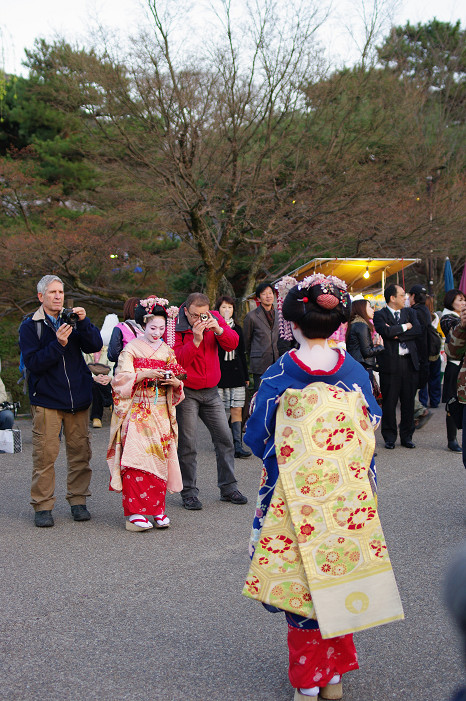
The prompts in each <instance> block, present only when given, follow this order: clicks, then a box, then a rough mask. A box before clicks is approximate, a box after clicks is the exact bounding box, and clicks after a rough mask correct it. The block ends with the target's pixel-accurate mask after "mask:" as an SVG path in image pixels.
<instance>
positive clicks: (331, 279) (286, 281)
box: [275, 273, 351, 341]
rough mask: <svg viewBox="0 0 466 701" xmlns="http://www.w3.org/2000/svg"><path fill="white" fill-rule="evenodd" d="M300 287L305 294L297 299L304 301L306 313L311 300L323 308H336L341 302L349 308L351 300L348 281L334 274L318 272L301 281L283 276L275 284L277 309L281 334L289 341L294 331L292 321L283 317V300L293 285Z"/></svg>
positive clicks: (344, 306)
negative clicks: (327, 274)
mask: <svg viewBox="0 0 466 701" xmlns="http://www.w3.org/2000/svg"><path fill="white" fill-rule="evenodd" d="M296 286H297V287H298V290H302V291H303V296H302V298H301V299H299V298H298V299H297V301H298V302H302V303H303V313H304V314H305V313H306V311H307V310H306V305H307V304H308V303H309V302H314V303H315V304H318V305H319V307H322V309H328V310H331V309H335V308H336V307H337V306H338V305H339V304H341V305H342V306H343V308H345V309H346V308H347V307H348V305H349V304H350V302H351V298H350V296H349V294H348V292H347V291H346V290H347V286H346V282H344V281H343V280H340V278H338V277H335V276H334V275H329V276H326V275H322V273H316V274H314V275H308V276H307V277H305V278H304V279H303V280H301V282H298V281H297V280H296V279H295V278H293V277H291V276H289V275H287V276H285V277H283V278H282V279H281V280H279V281H278V283H277V284H276V285H275V288H276V290H277V299H278V302H277V309H278V314H279V330H280V336H281V337H282V338H284V339H285V340H287V341H292V340H293V332H292V328H291V323H290V322H289V321H287V320H286V319H284V318H283V302H284V300H285V297H286V296H287V294H288V292H289V291H290V290H291V289H292V288H293V287H296Z"/></svg>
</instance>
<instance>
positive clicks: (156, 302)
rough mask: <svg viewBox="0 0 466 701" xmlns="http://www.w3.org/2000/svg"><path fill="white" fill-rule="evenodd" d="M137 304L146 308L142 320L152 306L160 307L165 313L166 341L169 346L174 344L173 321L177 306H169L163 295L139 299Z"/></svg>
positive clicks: (172, 346) (150, 311) (150, 310)
mask: <svg viewBox="0 0 466 701" xmlns="http://www.w3.org/2000/svg"><path fill="white" fill-rule="evenodd" d="M139 304H140V305H141V307H142V308H143V309H145V310H146V312H147V314H146V315H144V321H145V320H146V319H147V318H148V317H149V316H151V314H152V311H153V309H154V307H162V308H163V309H164V310H165V312H166V314H167V329H166V331H165V336H166V339H167V340H166V343H167V345H169V346H170V348H174V346H175V323H176V317H177V316H178V312H179V308H178V307H175V306H171V307H169V306H168V304H169V302H168V299H165V298H164V297H156V296H155V295H153V296H151V297H148V298H147V299H141V300H139Z"/></svg>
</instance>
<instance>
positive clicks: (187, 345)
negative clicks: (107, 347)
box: [175, 292, 248, 511]
mask: <svg viewBox="0 0 466 701" xmlns="http://www.w3.org/2000/svg"><path fill="white" fill-rule="evenodd" d="M238 340H239V339H238V334H237V333H236V331H233V329H231V328H230V327H229V326H228V324H227V323H226V322H225V320H224V319H223V317H222V316H221V315H220V314H219V313H218V312H212V311H209V298H208V297H207V296H206V295H204V294H201V293H200V292H194V293H193V294H190V295H189V297H188V299H187V300H186V302H185V303H184V304H182V305H181V307H180V311H179V314H178V319H177V323H176V340H175V353H176V358H177V360H178V362H179V363H180V365H182V366H183V367H184V368H185V370H186V372H187V378H186V380H185V381H184V393H185V398H184V400H183V401H182V402H181V403H180V404H178V406H177V407H176V418H177V422H178V427H179V440H178V459H179V462H180V468H181V474H182V477H183V490H182V492H181V497H182V499H183V506H184V508H185V509H189V510H192V511H196V510H199V509H202V503H201V502H200V501H199V499H198V496H197V495H198V494H199V490H198V488H197V487H196V472H197V450H196V437H197V422H198V418H201V419H202V421H203V422H204V424H205V425H206V426H207V428H208V429H209V432H210V435H211V437H212V441H213V444H214V447H215V454H216V457H217V475H218V487H219V489H220V499H221V501H229V502H231V503H232V504H246V503H247V501H248V500H247V499H246V497H245V496H243V495H242V494H241V492H240V491H239V490H238V487H237V484H236V478H235V474H234V461H235V448H234V445H233V439H232V436H231V431H230V430H229V428H228V421H227V418H226V414H225V409H224V406H223V402H222V400H221V399H220V395H219V393H218V389H217V384H218V382H219V380H220V361H219V359H218V346H220V347H221V348H223V350H225V351H232V350H234V349H235V348H236V347H237V345H238Z"/></svg>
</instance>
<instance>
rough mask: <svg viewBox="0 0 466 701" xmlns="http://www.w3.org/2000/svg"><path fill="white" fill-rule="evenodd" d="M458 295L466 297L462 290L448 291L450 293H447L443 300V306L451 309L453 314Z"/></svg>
mask: <svg viewBox="0 0 466 701" xmlns="http://www.w3.org/2000/svg"><path fill="white" fill-rule="evenodd" d="M458 295H461V296H462V297H466V295H465V294H464V292H461V290H457V289H454V290H448V292H445V297H444V299H443V306H444V307H446V308H447V309H449V310H450V311H451V312H452V311H454V310H453V302H454V301H455V299H456V298H457V297H458Z"/></svg>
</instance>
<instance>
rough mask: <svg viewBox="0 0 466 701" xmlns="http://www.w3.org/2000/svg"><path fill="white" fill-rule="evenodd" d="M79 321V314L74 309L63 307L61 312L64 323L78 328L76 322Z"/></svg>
mask: <svg viewBox="0 0 466 701" xmlns="http://www.w3.org/2000/svg"><path fill="white" fill-rule="evenodd" d="M78 321H79V314H76V312H74V311H73V310H72V309H63V311H62V313H61V322H62V324H69V325H70V326H72V327H73V329H75V328H76V322H78Z"/></svg>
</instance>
